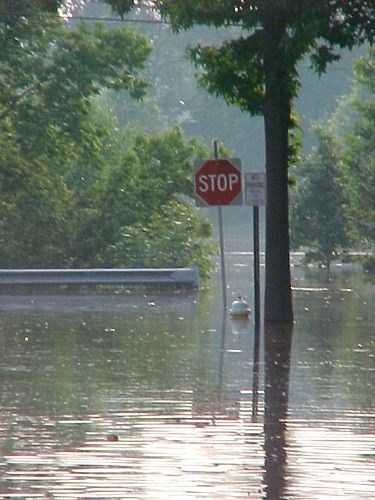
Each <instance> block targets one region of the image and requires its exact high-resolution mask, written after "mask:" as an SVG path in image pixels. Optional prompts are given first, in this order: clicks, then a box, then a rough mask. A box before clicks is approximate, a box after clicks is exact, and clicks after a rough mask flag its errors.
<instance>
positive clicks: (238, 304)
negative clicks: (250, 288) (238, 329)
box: [229, 297, 251, 319]
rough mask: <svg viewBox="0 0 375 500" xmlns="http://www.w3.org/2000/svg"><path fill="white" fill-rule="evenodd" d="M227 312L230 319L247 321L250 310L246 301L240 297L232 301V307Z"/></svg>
mask: <svg viewBox="0 0 375 500" xmlns="http://www.w3.org/2000/svg"><path fill="white" fill-rule="evenodd" d="M229 312H230V315H231V316H232V318H236V319H248V317H249V315H250V313H251V310H250V307H249V305H248V303H247V302H246V300H244V299H243V298H242V297H238V298H237V299H236V300H234V301H233V303H232V307H231V308H230V309H229Z"/></svg>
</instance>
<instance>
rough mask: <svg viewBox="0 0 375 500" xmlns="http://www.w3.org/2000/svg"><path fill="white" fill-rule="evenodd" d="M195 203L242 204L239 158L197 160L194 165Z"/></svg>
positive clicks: (201, 204) (214, 204)
mask: <svg viewBox="0 0 375 500" xmlns="http://www.w3.org/2000/svg"><path fill="white" fill-rule="evenodd" d="M195 195H196V202H197V205H200V206H207V205H208V206H222V205H241V204H242V178H241V160H239V159H237V158H232V159H230V160H199V161H198V162H197V163H196V165H195Z"/></svg>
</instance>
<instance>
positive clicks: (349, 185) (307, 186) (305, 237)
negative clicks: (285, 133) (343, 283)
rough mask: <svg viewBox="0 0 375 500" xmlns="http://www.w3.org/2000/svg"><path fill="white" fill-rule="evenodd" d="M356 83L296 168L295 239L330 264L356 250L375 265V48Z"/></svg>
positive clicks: (357, 69) (361, 63)
mask: <svg viewBox="0 0 375 500" xmlns="http://www.w3.org/2000/svg"><path fill="white" fill-rule="evenodd" d="M354 74H355V79H354V86H353V91H352V93H351V94H350V95H348V96H346V97H345V98H343V99H342V100H341V101H340V102H339V104H338V106H337V109H336V112H335V113H334V115H333V116H332V118H331V120H329V122H328V123H325V124H317V125H316V127H315V130H316V134H317V137H318V146H317V148H316V149H315V151H314V152H313V153H312V154H310V155H309V156H307V157H306V158H304V159H303V160H302V162H301V164H300V165H299V166H298V167H297V168H296V169H295V171H294V173H295V176H296V180H297V184H296V189H294V190H292V218H291V220H292V224H291V229H292V239H291V241H292V245H293V247H294V248H298V247H300V246H303V247H306V248H307V249H309V250H310V251H309V253H308V256H309V257H310V258H312V259H313V260H315V261H318V262H320V263H322V264H324V265H325V266H326V267H327V268H329V266H330V263H331V262H332V260H334V259H337V258H339V257H341V258H342V257H345V255H346V254H347V253H348V252H349V251H351V250H362V251H365V252H368V254H369V255H368V257H367V258H366V260H365V262H364V265H365V268H366V269H367V270H369V271H374V270H375V258H374V246H375V49H374V48H371V47H369V48H368V50H367V52H366V54H365V55H364V56H363V57H361V58H359V59H358V60H357V61H356V62H355V64H354Z"/></svg>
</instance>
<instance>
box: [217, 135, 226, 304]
mask: <svg viewBox="0 0 375 500" xmlns="http://www.w3.org/2000/svg"><path fill="white" fill-rule="evenodd" d="M214 158H215V160H218V159H219V151H218V142H217V140H216V139H215V140H214ZM217 210H218V219H219V238H220V261H221V287H222V295H223V307H224V310H226V308H227V280H226V276H225V256H224V235H223V214H222V210H221V206H219V207H217Z"/></svg>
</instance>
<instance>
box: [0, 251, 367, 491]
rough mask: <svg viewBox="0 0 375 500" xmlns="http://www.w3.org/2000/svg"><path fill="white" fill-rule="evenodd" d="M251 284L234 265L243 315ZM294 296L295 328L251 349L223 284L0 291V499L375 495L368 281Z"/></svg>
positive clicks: (349, 280)
mask: <svg viewBox="0 0 375 500" xmlns="http://www.w3.org/2000/svg"><path fill="white" fill-rule="evenodd" d="M296 259H297V257H296ZM296 259H295V261H296ZM344 267H345V266H344ZM251 272H252V271H251V257H250V256H249V255H248V254H246V253H241V252H231V253H230V255H228V274H227V281H228V299H229V302H230V301H231V300H232V299H233V298H235V297H236V295H238V294H241V295H246V296H247V299H248V301H249V303H250V305H252V292H251V289H250V285H249V283H250V280H251ZM216 279H217V280H218V278H216ZM293 286H294V292H293V293H294V305H295V315H296V323H295V325H294V328H293V329H291V328H289V329H284V330H280V329H278V330H275V329H274V330H273V331H271V330H268V331H267V332H266V335H265V336H264V333H265V332H263V331H261V332H260V333H261V338H260V343H258V337H257V336H256V335H255V333H256V332H254V324H253V320H252V319H251V320H250V321H238V320H237V321H234V320H231V319H230V318H229V317H227V316H223V313H222V306H221V289H220V284H219V281H217V282H216V284H215V282H214V283H213V286H212V287H211V288H210V290H208V291H207V292H206V293H199V294H188V293H170V294H167V293H164V294H159V295H157V294H154V293H151V292H150V293H149V294H145V295H142V294H141V295H134V294H131V293H124V294H119V295H116V294H115V295H109V294H106V295H98V294H87V293H86V294H81V295H79V294H76V295H37V294H30V295H28V296H25V295H17V296H10V295H1V296H0V356H1V357H0V361H1V363H0V379H1V386H0V402H1V407H0V498H16V499H31V498H41V499H43V498H56V499H102V498H103V499H104V498H106V499H116V498H124V499H173V500H180V499H181V500H185V499H213V500H220V499H249V498H250V499H261V498H267V499H284V498H286V499H331V498H334V497H336V498H346V499H350V500H353V499H365V498H369V499H370V498H371V499H372V498H375V482H374V479H375V433H374V431H375V428H374V416H375V412H374V399H375V398H374V394H375V393H374V382H375V361H374V353H375V351H374V330H375V307H374V306H375V288H374V285H373V284H372V283H371V282H368V281H366V280H365V279H364V278H363V277H362V276H361V275H360V274H358V272H356V271H353V270H350V269H349V270H346V269H344V268H337V269H335V270H334V273H333V275H332V279H331V281H330V282H327V281H326V280H325V275H324V273H322V272H321V271H319V270H310V271H305V270H303V269H302V268H300V267H295V268H293ZM264 339H266V340H264Z"/></svg>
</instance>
